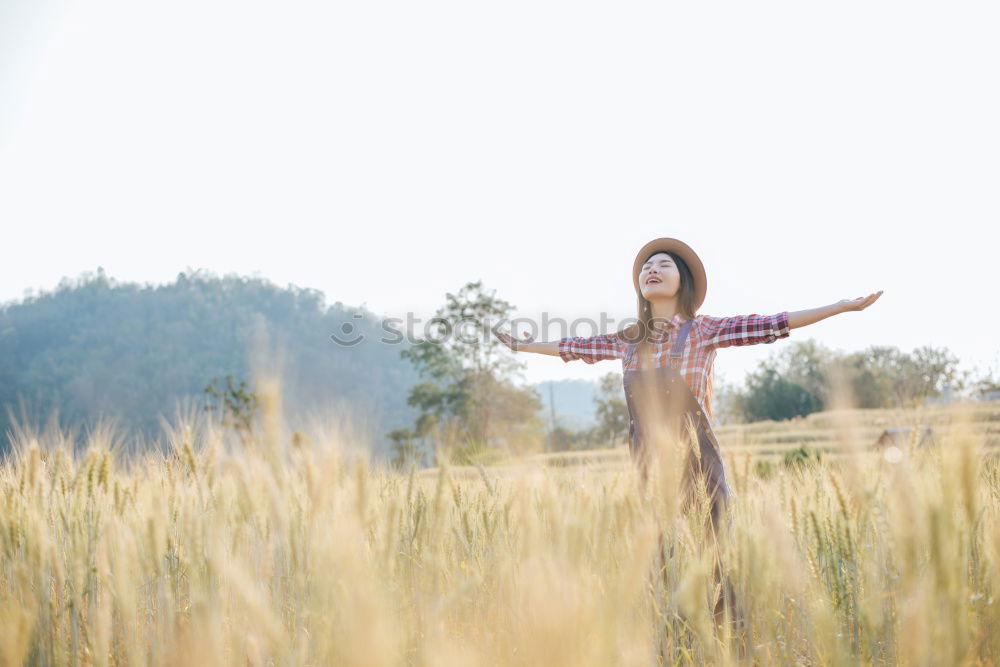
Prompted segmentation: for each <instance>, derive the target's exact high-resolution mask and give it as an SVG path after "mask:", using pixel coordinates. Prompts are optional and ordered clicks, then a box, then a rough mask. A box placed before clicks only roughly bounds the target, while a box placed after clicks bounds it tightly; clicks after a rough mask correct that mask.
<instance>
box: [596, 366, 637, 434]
mask: <svg viewBox="0 0 1000 667" xmlns="http://www.w3.org/2000/svg"><path fill="white" fill-rule="evenodd" d="M594 402H595V403H596V404H597V420H598V421H597V427H596V432H595V434H594V435H595V437H596V438H597V439H598V440H601V441H603V442H604V443H605V446H608V447H614V446H615V445H617V444H618V440H619V439H620V438H626V437H628V424H629V415H628V404H627V403H626V402H625V391H624V389H623V388H622V376H621V373H607V374H606V375H604V376H603V377H602V378H601V381H600V392H599V393H598V395H597V397H596V398H595V399H594Z"/></svg>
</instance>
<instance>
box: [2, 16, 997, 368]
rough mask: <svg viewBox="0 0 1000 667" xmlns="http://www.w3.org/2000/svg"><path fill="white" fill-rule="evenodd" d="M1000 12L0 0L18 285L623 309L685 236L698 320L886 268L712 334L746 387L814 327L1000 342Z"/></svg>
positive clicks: (854, 335) (394, 312)
mask: <svg viewBox="0 0 1000 667" xmlns="http://www.w3.org/2000/svg"><path fill="white" fill-rule="evenodd" d="M998 7H1000V6H998V5H997V4H996V3H990V2H980V3H977V2H961V1H955V0H951V1H948V2H943V1H942V2H913V1H909V2H897V3H893V2H870V1H869V0H866V1H864V2H855V1H839V2H828V3H811V2H800V1H795V2H753V3H746V2H711V3H707V2H698V3H664V2H660V1H657V2H600V3H597V2H589V1H580V0H575V1H573V2H561V3H557V2H551V1H549V0H530V1H521V0H507V1H505V2H488V3H487V2H475V1H470V0H456V1H454V2H441V1H438V0H425V1H423V2H411V1H406V2H388V1H381V0H373V1H370V2H346V1H341V2H315V3H303V2H293V1H284V2H280V3H279V2H272V3H258V2H228V3H227V2H219V1H216V0H197V1H191V2H189V1H183V0H174V1H172V2H159V3H142V2H136V1H135V0H122V1H120V2H107V1H104V0H88V1H87V2H82V1H80V2H71V1H65V2H58V1H54V0H47V1H45V0H23V1H18V0H13V1H11V0H8V1H7V2H4V3H0V225H2V239H3V244H2V246H0V247H2V251H0V252H2V255H0V300H3V301H8V300H11V299H17V298H21V297H22V296H23V295H24V294H25V291H26V290H29V289H36V290H37V289H51V288H53V287H54V286H55V285H56V284H57V283H58V281H59V279H60V278H61V277H63V276H76V275H78V274H79V273H80V272H82V271H86V270H90V271H93V270H96V268H97V267H98V266H103V267H104V269H105V271H106V272H107V273H108V274H109V275H110V276H112V277H114V278H117V279H119V280H129V281H138V282H155V283H159V282H167V281H171V280H173V279H174V278H175V277H176V275H177V273H178V272H180V271H184V270H186V269H187V268H189V267H190V268H205V269H209V270H211V271H213V272H216V273H219V274H224V273H228V272H238V273H241V274H257V275H261V276H264V277H267V278H269V279H271V280H274V281H275V282H276V283H278V284H279V285H286V284H288V283H294V284H296V285H299V286H303V287H313V288H317V289H320V290H322V291H323V292H325V294H326V296H327V300H328V302H330V303H333V302H334V301H338V300H339V301H342V302H344V303H345V304H350V305H360V304H365V305H366V306H367V307H368V308H369V309H370V310H372V311H375V312H376V313H380V314H384V315H387V316H390V317H405V313H406V312H407V311H412V312H414V313H416V314H417V315H418V316H421V317H425V318H426V317H429V316H430V315H431V314H432V313H433V311H434V310H435V309H436V308H438V307H439V306H441V305H442V304H443V302H444V295H445V293H446V292H454V291H457V290H458V289H459V288H460V287H461V286H462V285H463V284H464V283H466V282H467V281H470V280H476V279H482V280H483V281H484V283H485V285H486V286H487V287H490V288H495V289H496V290H497V294H498V295H499V296H501V297H502V298H505V299H507V300H508V301H510V302H512V303H513V304H515V305H516V306H517V307H518V309H519V311H518V314H519V315H521V316H526V317H535V318H539V317H540V316H541V315H540V314H541V312H542V311H546V312H548V313H550V317H561V318H564V319H567V320H572V319H574V318H594V319H596V318H599V317H600V314H601V313H602V312H605V313H607V314H608V316H609V317H613V318H616V321H618V320H620V319H622V318H626V317H633V316H634V315H635V310H634V309H635V296H634V293H633V288H632V283H631V276H630V271H631V265H632V260H633V257H634V254H635V253H636V251H637V250H638V249H639V247H640V246H641V245H642V244H644V243H645V242H646V241H649V240H651V239H653V238H656V237H660V236H673V237H677V238H680V239H682V240H684V241H686V242H687V243H688V244H690V245H691V246H692V247H693V248H694V249H695V250H696V251H697V252H698V253H699V255H700V256H701V257H702V259H703V261H704V263H705V265H706V268H707V271H708V276H709V289H708V297H707V299H706V301H705V304H704V305H703V307H702V309H701V312H702V313H705V314H709V315H716V316H723V315H735V314H749V313H761V314H771V313H775V312H778V311H781V310H792V311H794V310H800V309H807V308H814V307H817V306H822V305H826V304H829V303H833V302H835V301H838V300H839V299H842V298H854V297H857V296H861V295H866V294H869V293H871V292H874V291H877V290H879V289H884V290H885V293H884V295H883V296H882V298H881V299H880V300H879V301H878V302H877V303H876V304H875V305H874V306H872V307H871V308H869V309H868V310H866V311H864V312H862V313H848V314H845V315H840V316H836V317H834V318H831V319H828V320H825V321H823V322H820V323H818V324H815V325H812V326H809V327H807V328H803V329H797V330H794V331H792V336H791V338H790V339H788V340H783V341H778V342H777V343H776V344H774V345H758V346H754V347H749V348H739V349H727V350H722V351H720V353H719V356H718V359H717V362H716V364H717V365H716V373H717V376H721V377H722V378H724V379H729V380H736V379H741V378H742V377H743V375H744V373H745V372H746V371H748V370H750V369H752V368H753V367H754V366H755V365H756V363H757V361H758V360H760V359H762V358H765V357H767V356H768V355H769V354H770V353H773V352H775V351H776V350H777V349H778V348H779V346H781V345H784V344H788V343H789V342H790V341H791V340H795V339H805V338H809V337H813V338H816V339H818V340H819V341H820V342H822V343H823V344H825V345H828V346H830V347H833V348H839V349H841V350H844V351H850V350H856V349H861V348H864V347H867V346H868V345H871V344H879V345H896V346H898V347H900V348H901V349H903V350H905V351H910V350H912V349H913V348H914V347H916V346H919V345H936V346H947V347H948V348H950V349H951V350H952V351H953V352H954V353H955V354H956V355H957V356H959V358H960V359H961V360H962V361H963V365H965V366H966V367H969V366H971V365H972V364H978V365H983V366H988V365H990V364H996V363H997V362H998V361H1000V343H998V334H997V332H998V331H1000V314H998V310H997V303H998V300H997V298H996V296H995V289H996V286H997V280H996V275H997V273H996V272H997V269H996V265H997V260H996V257H997V251H998V250H997V249H998V246H1000V243H998V241H1000V234H998V229H1000V226H998V221H1000V190H998V184H1000V157H998V156H1000V123H998V122H997V119H998V118H1000V86H998V85H997V81H998V76H1000V72H998V69H1000V40H997V39H996V36H997V34H1000V9H998ZM616 328H617V327H616V326H614V325H612V326H611V327H610V328H609V330H614V329H616ZM591 333H597V332H596V331H589V330H583V331H581V332H580V333H579V334H578V335H590V334H591ZM552 338H553V337H552V336H550V337H549V339H552ZM524 358H525V359H526V360H528V361H529V367H528V372H527V374H526V379H528V380H530V381H539V380H543V379H557V378H567V377H583V378H594V377H597V376H599V375H601V374H603V373H605V372H608V371H612V370H618V369H620V364H619V362H603V363H600V364H595V365H593V366H588V365H587V364H584V363H583V362H580V361H577V362H572V363H569V364H567V363H564V362H563V361H562V360H560V359H558V358H556V357H544V356H539V355H524Z"/></svg>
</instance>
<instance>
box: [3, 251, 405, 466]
mask: <svg viewBox="0 0 1000 667" xmlns="http://www.w3.org/2000/svg"><path fill="white" fill-rule="evenodd" d="M345 324H349V325H350V327H351V334H350V336H343V331H344V329H343V328H342V327H343V326H344V325H345ZM331 334H338V335H341V336H342V338H350V339H354V338H357V337H358V335H359V334H363V335H364V339H363V340H362V341H361V342H359V343H357V344H356V345H353V346H345V345H338V344H336V343H335V342H333V340H331V338H330V336H331ZM383 334H384V331H383V330H382V328H381V321H380V318H378V317H376V316H375V315H373V314H371V313H370V312H367V311H364V310H359V309H356V308H350V307H347V306H345V305H343V304H341V303H340V302H337V303H335V304H333V305H332V306H328V305H326V303H325V300H324V295H323V294H322V293H321V292H319V291H316V290H312V289H303V288H298V287H295V286H288V287H285V288H282V287H278V286H276V285H274V284H273V283H270V282H268V281H266V280H264V279H260V278H247V277H239V276H225V277H217V276H214V275H211V274H208V273H205V272H201V271H195V272H188V273H181V274H179V275H178V276H177V278H176V280H175V281H174V282H172V283H169V284H166V285H157V286H153V285H138V284H133V283H119V282H117V281H115V280H113V279H109V278H108V277H107V276H106V275H105V274H104V272H103V271H102V270H100V269H99V270H98V271H97V273H89V272H88V273H85V274H83V275H82V276H80V277H78V278H77V279H73V280H71V279H63V281H62V282H61V283H60V284H59V286H58V287H57V288H56V289H55V290H52V291H50V292H43V293H40V294H37V295H33V296H28V297H26V298H25V299H22V300H19V301H15V302H11V303H7V304H4V305H3V306H0V429H2V431H0V432H2V433H6V432H7V429H8V428H9V427H10V425H11V420H10V417H9V411H13V412H14V414H15V415H22V414H24V415H26V416H27V417H28V419H29V421H33V422H34V423H36V424H39V423H44V422H45V420H47V419H48V418H49V417H50V415H52V414H53V411H58V416H59V420H60V422H61V423H62V424H63V425H71V424H76V425H81V426H86V425H87V424H93V423H95V419H96V418H97V417H98V416H100V415H103V416H108V417H114V418H116V419H117V420H118V423H119V424H120V425H121V426H123V427H125V428H127V429H129V430H132V431H133V432H142V433H145V434H148V435H154V436H155V435H156V434H157V433H158V432H160V425H159V419H158V416H159V415H161V414H163V415H165V416H168V417H170V416H172V415H173V411H174V409H175V406H176V405H177V400H178V399H183V397H190V398H193V399H194V400H196V401H197V400H202V399H204V398H205V396H204V389H205V386H206V385H207V384H208V383H209V381H210V380H211V379H212V378H214V377H224V376H226V375H232V376H233V377H234V378H237V379H239V378H249V377H250V375H251V370H252V367H251V364H252V362H253V360H254V359H262V360H263V361H264V362H265V365H266V366H271V367H273V366H275V365H276V364H278V363H279V362H280V365H281V367H282V368H283V371H284V372H283V378H284V387H283V388H284V394H283V399H284V408H285V410H286V411H287V412H288V413H289V414H290V415H293V416H294V415H296V414H299V415H302V414H306V413H308V412H309V411H317V410H318V411H324V410H329V409H330V408H332V407H333V406H336V405H338V404H340V403H343V404H344V405H346V406H347V407H348V408H349V409H350V410H351V412H352V414H354V415H355V416H356V417H357V418H358V419H359V420H361V421H362V422H363V423H366V424H368V425H369V427H370V428H369V431H370V434H371V437H372V439H373V444H374V445H375V449H376V451H378V452H385V451H386V449H387V447H388V442H387V441H386V439H385V433H386V432H387V431H388V430H389V429H391V428H393V427H394V426H402V425H407V424H410V423H412V420H413V419H414V413H413V410H412V408H410V407H409V406H407V405H406V396H407V393H408V390H409V387H410V386H412V385H413V384H414V383H415V382H417V380H418V378H417V375H416V372H415V371H414V369H413V368H412V366H411V365H410V364H409V363H407V362H406V361H404V360H402V359H400V356H399V352H400V350H401V349H403V346H405V342H404V343H402V344H394V345H389V344H384V343H380V342H377V339H378V338H379V337H380V336H382V335H383ZM260 350H263V354H258V351H260ZM255 355H256V356H255ZM6 445H7V440H6V438H3V446H4V447H6Z"/></svg>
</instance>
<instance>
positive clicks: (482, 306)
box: [400, 281, 541, 460]
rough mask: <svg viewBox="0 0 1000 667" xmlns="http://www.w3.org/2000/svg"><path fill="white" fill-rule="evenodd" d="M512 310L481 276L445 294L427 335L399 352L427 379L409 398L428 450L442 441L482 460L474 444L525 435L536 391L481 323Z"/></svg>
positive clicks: (535, 404)
mask: <svg viewBox="0 0 1000 667" xmlns="http://www.w3.org/2000/svg"><path fill="white" fill-rule="evenodd" d="M512 310H513V306H511V304H509V303H508V302H506V301H504V300H502V299H499V298H497V297H496V296H495V292H492V291H491V292H488V291H486V290H485V289H484V288H483V285H482V282H481V281H477V282H470V283H467V284H466V285H464V286H463V287H462V288H461V289H460V290H459V291H458V292H457V293H456V294H450V293H449V294H447V295H446V303H445V305H444V306H443V307H442V308H440V309H438V310H437V312H436V313H435V316H434V319H433V322H434V323H435V326H434V327H433V329H432V331H430V332H429V333H430V335H429V337H428V338H426V339H423V340H421V341H419V342H418V343H416V344H414V345H413V346H412V347H410V348H408V349H405V350H402V351H401V352H400V356H401V357H402V358H403V359H406V360H408V361H410V362H411V364H412V365H413V366H414V368H415V369H416V370H417V371H418V372H419V373H420V374H421V375H422V376H423V377H424V378H425V381H424V382H421V383H419V384H417V385H415V386H413V387H412V388H411V390H410V393H409V396H408V397H407V403H408V404H409V405H410V406H412V407H414V408H416V409H417V410H418V411H419V415H420V416H419V418H418V424H422V426H420V427H418V428H417V429H416V432H415V433H414V437H416V438H420V439H421V440H423V441H424V442H425V444H426V446H427V447H429V446H430V441H432V440H434V441H448V442H444V443H443V446H446V447H449V446H450V447H457V448H458V452H459V453H457V454H456V455H457V456H459V457H460V458H462V457H464V459H467V460H472V459H474V458H475V459H477V460H480V459H481V458H482V457H481V456H480V452H479V450H480V448H483V447H487V446H488V445H489V444H492V443H496V442H500V441H506V442H507V443H508V444H510V442H512V441H513V440H515V439H518V438H522V437H524V435H525V434H524V430H525V429H524V426H525V425H528V426H533V425H534V424H535V423H536V422H537V421H538V419H537V417H536V413H537V412H538V410H539V408H540V407H541V400H540V398H539V396H538V394H537V392H536V391H535V390H534V389H530V388H529V389H524V388H520V387H517V386H515V385H514V383H513V381H512V376H513V375H514V373H515V372H516V371H519V370H520V369H521V368H523V366H524V364H523V363H522V362H520V361H518V360H516V359H514V358H513V355H511V354H509V353H507V349H506V347H504V346H503V344H502V343H501V342H500V341H499V340H498V339H497V338H496V337H495V336H494V335H493V334H492V333H491V332H490V331H489V329H488V328H487V327H488V326H492V324H493V323H495V322H498V321H500V320H503V319H506V318H508V317H509V316H510V312H511V311H512ZM421 420H422V421H421ZM470 443H475V444H470ZM461 452H464V453H461ZM470 452H471V453H470Z"/></svg>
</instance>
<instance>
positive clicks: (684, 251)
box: [497, 238, 882, 534]
mask: <svg viewBox="0 0 1000 667" xmlns="http://www.w3.org/2000/svg"><path fill="white" fill-rule="evenodd" d="M632 282H633V285H634V287H635V291H636V296H637V297H638V317H637V322H636V323H635V324H633V325H630V326H628V327H626V328H625V329H623V330H622V331H618V332H616V333H612V334H600V335H596V336H590V337H570V338H563V339H560V340H558V341H553V342H540V341H531V340H523V341H522V340H517V339H515V338H514V337H512V336H511V335H509V334H506V333H498V334H497V335H498V337H499V338H500V339H501V340H502V341H503V342H504V343H505V344H506V345H507V346H508V347H510V348H511V349H512V350H515V351H520V352H536V353H539V354H549V355H553V356H555V355H558V356H560V357H561V358H562V359H563V361H566V362H569V361H573V360H575V359H582V360H583V361H584V362H586V363H588V364H592V363H595V362H597V361H601V360H604V359H621V360H622V369H623V384H624V387H625V397H626V402H627V405H628V410H629V421H630V426H629V451H630V452H631V454H632V456H633V457H634V458H635V459H636V460H637V462H638V464H639V468H640V473H641V477H642V480H643V481H644V482H645V481H646V479H647V477H648V470H649V467H650V463H651V461H652V460H653V456H652V455H653V454H656V453H659V452H665V451H669V450H668V448H667V442H668V441H669V440H671V439H673V440H674V441H676V439H677V438H678V437H681V436H683V435H690V436H692V437H691V438H690V443H691V445H692V446H691V448H690V449H689V452H688V456H687V461H686V463H685V466H684V481H685V483H684V490H685V504H686V505H688V504H690V502H691V501H692V500H693V497H694V494H693V491H694V490H695V488H696V485H702V486H703V488H704V489H705V491H706V492H707V497H708V499H709V502H710V517H709V519H710V522H711V528H712V533H713V534H714V533H715V531H716V530H717V529H718V526H719V525H720V522H721V520H722V515H723V512H724V511H725V509H726V504H727V501H728V499H729V495H730V490H729V486H728V484H727V483H726V476H725V471H724V469H723V465H722V458H721V455H720V452H719V445H718V441H717V440H716V438H715V434H714V432H713V431H712V427H711V425H710V423H709V420H710V419H711V417H712V380H713V364H714V361H715V351H716V350H717V349H719V348H724V347H734V346H744V345H756V344H759V343H765V344H769V343H773V342H775V341H776V340H778V339H779V338H788V336H789V331H790V330H791V329H797V328H800V327H804V326H806V325H809V324H813V323H815V322H819V321H820V320H823V319H826V318H827V317H830V316H831V315H837V314H839V313H846V312H850V311H857V310H864V309H865V308H867V307H868V306H870V305H871V304H873V303H874V302H875V301H876V300H877V299H878V298H879V297H880V296H881V295H882V291H881V290H880V291H878V292H875V293H873V294H870V295H868V296H866V297H859V298H857V299H844V300H842V301H839V302H837V303H834V304H830V305H828V306H820V307H819V308H813V309H810V310H800V311H794V312H788V311H782V312H780V313H777V314H774V315H757V314H752V315H737V316H733V317H712V316H709V315H699V314H698V308H699V307H701V304H702V302H704V300H705V294H706V291H707V287H708V283H707V278H706V275H705V268H704V265H703V264H702V262H701V260H700V259H699V257H698V255H697V254H695V252H694V250H692V249H691V248H690V247H689V246H688V245H687V244H685V243H683V242H682V241H679V240H677V239H673V238H660V239H655V240H653V241H650V242H649V243H647V244H646V245H644V246H643V247H642V248H641V249H640V250H639V252H638V253H637V255H636V258H635V262H634V263H633V266H632ZM695 439H696V440H697V444H695ZM696 448H697V451H695V449H696Z"/></svg>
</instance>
